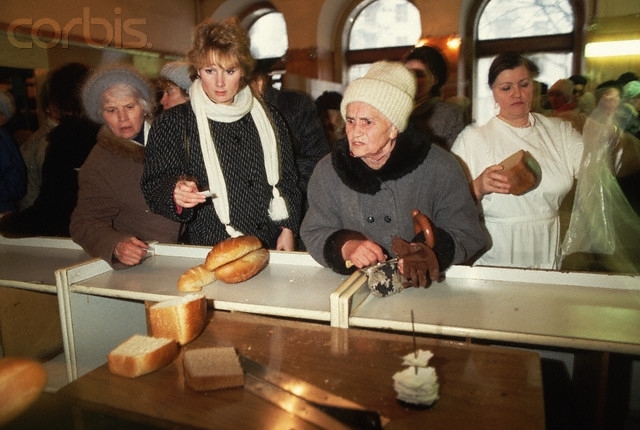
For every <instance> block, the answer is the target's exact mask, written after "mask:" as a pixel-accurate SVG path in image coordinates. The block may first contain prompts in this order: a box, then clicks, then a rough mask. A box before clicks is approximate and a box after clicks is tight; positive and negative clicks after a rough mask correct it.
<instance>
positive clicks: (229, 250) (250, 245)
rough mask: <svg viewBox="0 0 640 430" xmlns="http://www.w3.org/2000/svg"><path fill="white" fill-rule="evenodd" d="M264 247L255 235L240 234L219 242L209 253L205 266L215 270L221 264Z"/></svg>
mask: <svg viewBox="0 0 640 430" xmlns="http://www.w3.org/2000/svg"><path fill="white" fill-rule="evenodd" d="M260 248H262V242H260V239H258V238H257V237H255V236H238V237H231V238H229V239H226V240H223V241H222V242H218V243H217V244H215V245H214V247H213V248H211V251H209V253H208V254H207V259H206V261H205V263H204V266H205V267H206V268H207V270H209V271H212V272H213V271H214V270H215V269H217V268H218V267H220V266H223V265H225V264H227V263H230V262H232V261H234V260H237V259H238V258H240V257H242V256H244V255H246V254H248V253H250V252H252V251H255V250H256V249H260Z"/></svg>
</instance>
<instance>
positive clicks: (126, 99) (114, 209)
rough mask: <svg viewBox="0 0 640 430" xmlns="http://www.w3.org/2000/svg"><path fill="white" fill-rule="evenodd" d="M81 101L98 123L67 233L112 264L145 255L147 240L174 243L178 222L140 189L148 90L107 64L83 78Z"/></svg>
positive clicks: (135, 76)
mask: <svg viewBox="0 0 640 430" xmlns="http://www.w3.org/2000/svg"><path fill="white" fill-rule="evenodd" d="M82 102H83V105H84V108H85V110H86V112H87V114H88V115H89V117H90V118H91V119H92V120H93V121H95V122H97V123H99V124H103V125H102V127H101V129H100V131H99V132H98V138H97V142H96V144H95V146H94V147H93V149H92V150H91V153H90V154H89V156H88V157H87V159H86V161H85V162H84V164H83V165H82V167H81V168H80V173H79V176H78V186H79V190H78V203H77V205H76V208H75V209H74V211H73V214H72V215H71V223H70V226H69V230H70V232H71V238H72V239H73V240H74V241H75V242H76V243H78V244H79V245H81V246H82V247H83V248H84V249H85V251H86V252H87V253H88V254H89V255H91V256H92V257H100V258H103V259H104V260H105V261H106V262H107V263H109V264H110V265H111V266H112V267H114V268H116V269H120V268H124V267H127V266H133V265H136V264H138V263H140V262H141V261H142V259H143V258H144V257H145V255H146V254H147V250H148V248H149V246H148V245H147V242H148V241H159V242H161V243H176V242H177V239H178V233H179V227H180V225H179V223H177V222H174V221H171V220H168V219H166V218H164V217H162V216H160V215H157V214H154V213H152V212H151V211H150V210H149V207H148V206H147V203H146V202H145V199H144V196H143V195H142V191H141V190H140V179H141V177H142V170H143V167H144V158H145V143H146V141H147V135H148V132H149V127H150V123H149V121H150V119H151V116H152V112H151V106H152V103H153V90H152V88H151V85H150V83H149V82H148V81H147V79H145V78H144V77H143V76H142V75H140V73H138V72H137V71H136V70H135V69H133V68H131V67H129V66H126V65H118V64H116V65H110V66H105V67H103V68H101V69H98V70H97V71H95V72H94V73H93V74H92V75H91V76H90V77H89V78H88V80H87V82H86V83H85V84H84V86H83V88H82Z"/></svg>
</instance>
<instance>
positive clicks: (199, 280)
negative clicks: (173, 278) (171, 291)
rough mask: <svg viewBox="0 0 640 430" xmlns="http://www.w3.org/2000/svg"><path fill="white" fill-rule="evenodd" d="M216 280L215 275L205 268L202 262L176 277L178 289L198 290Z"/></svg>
mask: <svg viewBox="0 0 640 430" xmlns="http://www.w3.org/2000/svg"><path fill="white" fill-rule="evenodd" d="M215 280H216V275H215V274H214V273H213V272H211V271H209V270H207V269H206V268H205V267H204V264H199V265H197V266H195V267H192V268H190V269H189V270H187V271H186V272H184V273H183V274H182V276H180V278H179V279H178V290H180V291H189V292H194V291H200V290H202V287H204V286H205V285H208V284H210V283H212V282H213V281H215Z"/></svg>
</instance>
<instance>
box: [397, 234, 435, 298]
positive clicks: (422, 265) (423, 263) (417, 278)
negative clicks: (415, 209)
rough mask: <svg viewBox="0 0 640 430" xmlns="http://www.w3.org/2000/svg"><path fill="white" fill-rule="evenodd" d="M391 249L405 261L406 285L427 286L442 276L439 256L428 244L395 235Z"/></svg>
mask: <svg viewBox="0 0 640 430" xmlns="http://www.w3.org/2000/svg"><path fill="white" fill-rule="evenodd" d="M391 250H392V251H393V252H394V253H395V254H396V255H397V256H398V258H399V259H401V260H402V261H403V272H402V273H400V274H401V275H402V277H403V278H404V280H403V282H402V285H403V286H404V287H426V286H428V285H429V284H430V283H431V282H434V281H437V280H438V278H439V277H440V265H439V264H438V258H437V257H436V254H435V252H433V249H431V248H429V246H428V245H427V244H425V243H419V242H413V243H409V242H407V241H406V240H403V239H400V238H399V237H394V238H393V240H392V243H391Z"/></svg>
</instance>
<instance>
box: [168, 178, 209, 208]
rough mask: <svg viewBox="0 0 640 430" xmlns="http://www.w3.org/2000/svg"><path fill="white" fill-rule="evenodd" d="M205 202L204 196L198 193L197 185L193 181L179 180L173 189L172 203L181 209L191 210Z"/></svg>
mask: <svg viewBox="0 0 640 430" xmlns="http://www.w3.org/2000/svg"><path fill="white" fill-rule="evenodd" d="M206 200H207V198H206V197H205V196H204V195H202V194H199V193H198V185H197V184H196V183H195V182H194V181H189V180H184V179H183V180H179V181H178V182H177V183H176V186H175V188H174V189H173V201H174V202H176V205H178V206H179V207H181V208H192V207H194V206H196V205H199V204H200V203H204V202H205V201H206Z"/></svg>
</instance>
